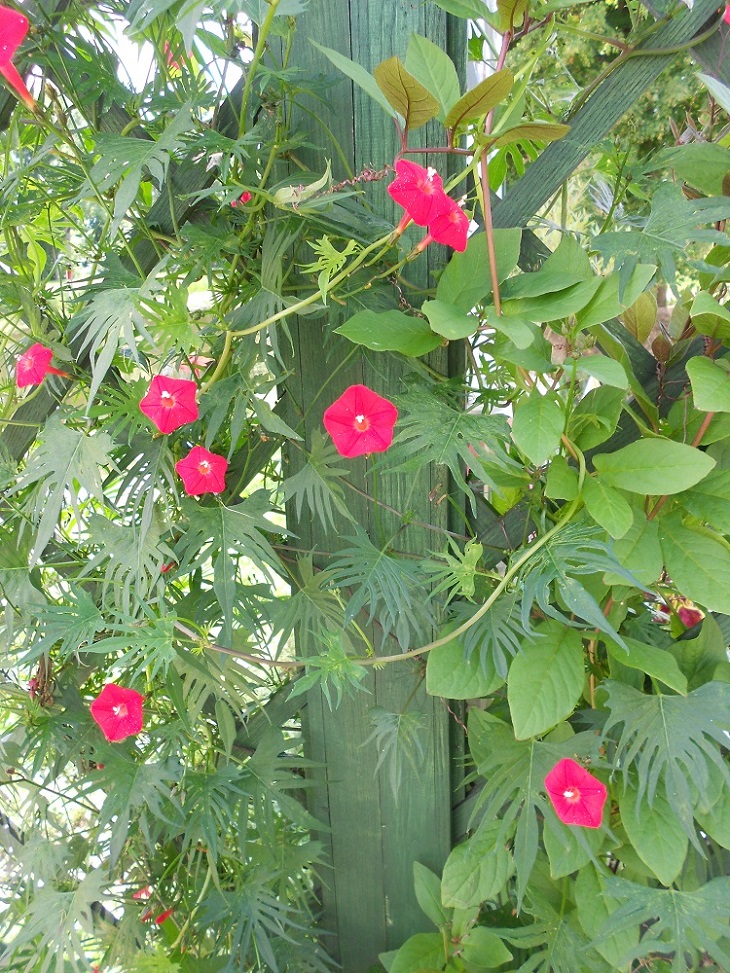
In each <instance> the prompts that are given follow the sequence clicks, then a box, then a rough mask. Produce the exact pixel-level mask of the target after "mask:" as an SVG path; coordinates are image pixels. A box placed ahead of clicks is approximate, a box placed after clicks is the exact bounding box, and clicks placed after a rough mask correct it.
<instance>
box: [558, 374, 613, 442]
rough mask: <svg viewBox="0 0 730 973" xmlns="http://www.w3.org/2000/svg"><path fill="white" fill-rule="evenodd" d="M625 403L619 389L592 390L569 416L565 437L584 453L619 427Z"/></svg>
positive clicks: (602, 387) (603, 388) (607, 386)
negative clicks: (566, 435)
mask: <svg viewBox="0 0 730 973" xmlns="http://www.w3.org/2000/svg"><path fill="white" fill-rule="evenodd" d="M624 401H625V395H624V394H623V391H622V390H621V389H616V388H613V387H611V386H609V385H603V386H601V387H600V388H597V389H591V391H590V392H589V393H588V394H587V395H584V396H583V398H582V399H581V400H580V402H579V403H578V405H577V406H576V407H575V408H574V409H573V411H572V413H571V416H570V420H569V424H568V438H569V439H570V440H571V442H574V443H575V444H576V446H578V448H579V449H582V450H583V451H584V452H585V451H586V450H588V449H594V448H595V447H596V446H599V445H600V444H601V443H604V442H605V441H606V440H607V439H608V438H609V437H610V436H612V435H613V432H614V430H615V429H616V426H617V425H618V420H619V418H620V416H621V410H622V409H623V405H624Z"/></svg>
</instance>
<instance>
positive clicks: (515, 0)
mask: <svg viewBox="0 0 730 973" xmlns="http://www.w3.org/2000/svg"><path fill="white" fill-rule="evenodd" d="M528 4H529V0H497V12H498V14H499V22H500V26H501V28H502V30H503V31H507V30H513V29H514V28H515V27H519V26H520V25H521V24H522V21H523V19H524V15H525V12H526V10H527V7H528Z"/></svg>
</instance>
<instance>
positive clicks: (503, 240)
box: [436, 229, 522, 312]
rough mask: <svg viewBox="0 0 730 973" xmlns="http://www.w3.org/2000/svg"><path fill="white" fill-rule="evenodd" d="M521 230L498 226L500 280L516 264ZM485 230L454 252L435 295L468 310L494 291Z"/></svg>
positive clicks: (447, 302)
mask: <svg viewBox="0 0 730 973" xmlns="http://www.w3.org/2000/svg"><path fill="white" fill-rule="evenodd" d="M521 240H522V231H521V230H519V229H512V230H495V231H494V250H495V254H496V257H497V280H498V281H499V283H501V282H502V281H503V280H504V279H505V278H506V277H507V276H508V275H509V274H511V273H512V271H513V270H514V269H515V267H516V266H517V261H518V260H519V257H520V243H521ZM486 241H487V238H486V235H485V234H484V233H475V234H474V235H473V236H471V237H469V240H468V241H467V244H466V250H464V252H463V253H455V254H454V255H453V257H452V258H451V260H449V262H448V264H447V265H446V269H445V270H444V272H443V273H442V274H441V277H440V278H439V282H438V285H437V287H436V298H437V299H438V300H439V301H443V302H444V303H445V304H453V305H454V306H455V307H458V308H460V309H461V310H462V311H465V312H468V311H471V309H472V308H473V307H474V306H475V305H477V304H481V303H482V302H483V301H484V300H485V299H486V298H487V297H488V296H489V295H490V294H491V293H492V283H491V275H490V272H489V258H488V257H487V242H486Z"/></svg>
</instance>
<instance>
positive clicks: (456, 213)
mask: <svg viewBox="0 0 730 973" xmlns="http://www.w3.org/2000/svg"><path fill="white" fill-rule="evenodd" d="M444 199H445V200H446V204H445V205H444V207H443V209H441V210H440V212H439V213H438V214H437V215H436V216H435V217H434V218H433V219H432V220H431V222H430V223H429V224H428V233H427V234H426V236H425V237H424V238H423V240H421V242H420V243H419V244H418V248H417V249H418V250H419V251H421V250H424V249H425V248H426V247H427V246H428V245H429V243H431V242H432V241H435V242H436V243H443V244H444V245H445V246H447V247H453V248H454V250H458V251H459V253H463V251H464V250H466V239H467V234H468V232H469V217H468V216H467V215H466V213H465V212H464V210H463V209H462V208H461V206H459V204H458V203H456V202H454V200H453V199H452V198H451V197H450V196H445V197H444Z"/></svg>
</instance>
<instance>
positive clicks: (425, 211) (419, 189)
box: [388, 159, 449, 226]
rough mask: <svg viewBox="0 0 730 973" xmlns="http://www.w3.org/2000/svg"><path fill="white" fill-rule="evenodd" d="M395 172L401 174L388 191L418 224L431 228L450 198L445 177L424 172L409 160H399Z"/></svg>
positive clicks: (431, 171) (428, 171)
mask: <svg viewBox="0 0 730 973" xmlns="http://www.w3.org/2000/svg"><path fill="white" fill-rule="evenodd" d="M395 171H396V172H397V173H398V175H397V177H396V178H395V179H394V180H393V182H392V183H391V184H390V185H389V186H388V192H389V193H390V195H391V196H392V198H393V199H394V200H395V201H396V203H398V205H399V206H402V207H403V209H404V210H405V211H406V212H407V213H408V215H409V216H410V218H411V219H412V220H413V222H414V223H418V225H419V226H428V224H429V223H430V221H431V220H432V219H433V218H434V217H435V216H436V215H437V214H438V213H440V212H441V209H442V208H443V206H444V205H446V202H445V201H446V200H448V198H449V197H448V196H447V195H446V193H445V192H444V190H443V184H442V182H441V176H439V174H438V173H437V172H436V171H435V170H434V169H424V168H423V166H419V165H416V163H415V162H409V161H408V160H407V159H399V160H398V161H397V162H396V164H395Z"/></svg>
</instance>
